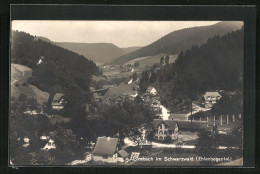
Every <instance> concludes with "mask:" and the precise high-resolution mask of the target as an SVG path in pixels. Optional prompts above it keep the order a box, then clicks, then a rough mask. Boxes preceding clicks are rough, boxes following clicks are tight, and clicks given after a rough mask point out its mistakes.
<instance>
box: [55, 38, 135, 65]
mask: <svg viewBox="0 0 260 174" xmlns="http://www.w3.org/2000/svg"><path fill="white" fill-rule="evenodd" d="M54 44H56V45H57V46H60V47H62V48H65V49H68V50H70V51H73V52H75V53H77V54H80V55H83V56H85V57H87V58H89V59H91V60H93V61H95V62H96V63H97V64H103V63H106V62H110V61H113V60H114V59H116V58H117V57H120V56H122V55H124V54H126V53H128V52H129V51H131V49H132V50H135V49H134V48H125V49H121V48H119V47H117V46H115V45H114V44H112V43H73V42H55V43H54Z"/></svg>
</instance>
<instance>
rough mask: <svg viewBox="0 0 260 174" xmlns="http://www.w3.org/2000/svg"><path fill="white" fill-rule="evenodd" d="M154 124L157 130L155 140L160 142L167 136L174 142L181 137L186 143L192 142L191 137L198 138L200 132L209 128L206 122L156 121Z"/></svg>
mask: <svg viewBox="0 0 260 174" xmlns="http://www.w3.org/2000/svg"><path fill="white" fill-rule="evenodd" d="M152 124H153V126H154V128H155V139H158V140H164V139H165V138H166V137H167V136H170V137H171V138H172V140H176V139H178V138H180V137H181V138H182V139H183V140H184V141H185V140H190V139H191V137H195V138H197V134H198V132H200V131H204V130H206V128H207V122H205V121H203V122H202V121H177V120H154V121H153V122H152ZM192 139H193V138H192Z"/></svg>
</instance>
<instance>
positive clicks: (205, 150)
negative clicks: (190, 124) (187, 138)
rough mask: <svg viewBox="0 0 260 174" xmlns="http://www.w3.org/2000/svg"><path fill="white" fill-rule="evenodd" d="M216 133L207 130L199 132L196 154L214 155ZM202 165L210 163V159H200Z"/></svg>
mask: <svg viewBox="0 0 260 174" xmlns="http://www.w3.org/2000/svg"><path fill="white" fill-rule="evenodd" d="M216 137H217V135H216V134H214V133H211V132H207V131H201V132H199V138H198V141H197V143H196V148H197V153H198V156H202V157H204V156H211V157H214V155H215V153H216V150H217V148H218V146H217V138H216ZM201 163H202V164H203V165H211V164H212V162H211V161H201Z"/></svg>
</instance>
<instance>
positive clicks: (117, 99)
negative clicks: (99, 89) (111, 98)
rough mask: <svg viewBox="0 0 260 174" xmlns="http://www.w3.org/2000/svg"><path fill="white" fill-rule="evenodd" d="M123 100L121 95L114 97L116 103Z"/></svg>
mask: <svg viewBox="0 0 260 174" xmlns="http://www.w3.org/2000/svg"><path fill="white" fill-rule="evenodd" d="M123 100H124V98H123V97H122V96H117V97H116V99H115V102H116V103H122V101H123Z"/></svg>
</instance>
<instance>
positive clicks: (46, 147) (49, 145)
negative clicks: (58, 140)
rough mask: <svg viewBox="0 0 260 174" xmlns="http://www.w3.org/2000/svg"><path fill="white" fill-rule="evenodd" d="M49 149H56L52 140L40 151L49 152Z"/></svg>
mask: <svg viewBox="0 0 260 174" xmlns="http://www.w3.org/2000/svg"><path fill="white" fill-rule="evenodd" d="M50 149H56V145H55V143H54V141H53V140H52V139H49V141H48V142H47V144H46V145H45V146H44V147H43V148H42V150H47V151H48V150H50Z"/></svg>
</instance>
